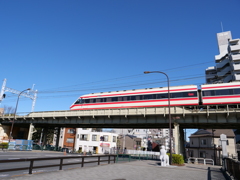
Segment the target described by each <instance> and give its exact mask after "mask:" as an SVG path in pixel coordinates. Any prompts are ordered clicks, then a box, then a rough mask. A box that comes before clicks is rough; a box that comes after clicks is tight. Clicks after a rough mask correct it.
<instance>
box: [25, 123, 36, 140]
mask: <svg viewBox="0 0 240 180" xmlns="http://www.w3.org/2000/svg"><path fill="white" fill-rule="evenodd" d="M33 129H34V126H33V125H32V123H30V125H29V130H28V137H27V140H32V134H33Z"/></svg>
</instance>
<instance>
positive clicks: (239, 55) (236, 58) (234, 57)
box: [230, 54, 240, 61]
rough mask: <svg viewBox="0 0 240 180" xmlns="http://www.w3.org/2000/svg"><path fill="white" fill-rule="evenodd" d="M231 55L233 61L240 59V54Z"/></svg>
mask: <svg viewBox="0 0 240 180" xmlns="http://www.w3.org/2000/svg"><path fill="white" fill-rule="evenodd" d="M230 56H231V59H232V60H233V61H237V60H240V54H232V55H230Z"/></svg>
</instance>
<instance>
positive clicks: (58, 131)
mask: <svg viewBox="0 0 240 180" xmlns="http://www.w3.org/2000/svg"><path fill="white" fill-rule="evenodd" d="M60 131H61V128H60V127H58V128H57V138H56V145H55V147H57V148H58V147H59V140H60Z"/></svg>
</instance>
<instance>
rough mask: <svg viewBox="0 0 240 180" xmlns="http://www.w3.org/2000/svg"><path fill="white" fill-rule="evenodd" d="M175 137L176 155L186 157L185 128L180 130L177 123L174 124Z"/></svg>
mask: <svg viewBox="0 0 240 180" xmlns="http://www.w3.org/2000/svg"><path fill="white" fill-rule="evenodd" d="M173 137H174V143H175V153H176V154H181V155H184V151H185V150H184V132H183V128H180V127H179V124H177V123H174V134H173Z"/></svg>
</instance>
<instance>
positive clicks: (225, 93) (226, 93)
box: [216, 89, 229, 95]
mask: <svg viewBox="0 0 240 180" xmlns="http://www.w3.org/2000/svg"><path fill="white" fill-rule="evenodd" d="M228 94H229V90H228V89H224V90H218V91H216V95H228Z"/></svg>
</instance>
